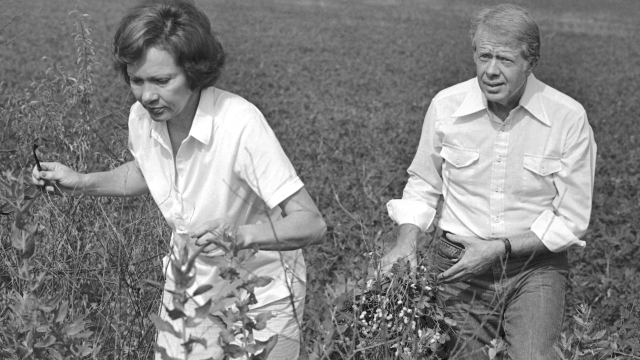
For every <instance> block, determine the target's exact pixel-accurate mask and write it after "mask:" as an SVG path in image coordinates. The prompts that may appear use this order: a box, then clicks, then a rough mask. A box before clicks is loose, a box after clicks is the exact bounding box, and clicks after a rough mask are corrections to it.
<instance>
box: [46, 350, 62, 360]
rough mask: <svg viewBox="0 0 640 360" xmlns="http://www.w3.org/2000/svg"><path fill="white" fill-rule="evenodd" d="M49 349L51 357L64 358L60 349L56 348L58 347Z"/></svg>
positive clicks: (56, 359) (60, 359) (59, 359)
mask: <svg viewBox="0 0 640 360" xmlns="http://www.w3.org/2000/svg"><path fill="white" fill-rule="evenodd" d="M47 351H48V352H49V355H51V357H53V358H54V359H55V360H62V355H60V353H59V352H58V350H56V349H47Z"/></svg>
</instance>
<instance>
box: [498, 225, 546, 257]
mask: <svg viewBox="0 0 640 360" xmlns="http://www.w3.org/2000/svg"><path fill="white" fill-rule="evenodd" d="M507 239H509V242H510V243H511V256H529V255H532V254H538V255H539V254H546V253H550V252H551V251H549V249H547V247H546V246H545V245H544V244H543V243H542V241H541V240H540V239H539V238H538V236H537V235H536V234H534V233H533V231H527V232H526V233H522V234H518V235H513V236H508V237H507Z"/></svg>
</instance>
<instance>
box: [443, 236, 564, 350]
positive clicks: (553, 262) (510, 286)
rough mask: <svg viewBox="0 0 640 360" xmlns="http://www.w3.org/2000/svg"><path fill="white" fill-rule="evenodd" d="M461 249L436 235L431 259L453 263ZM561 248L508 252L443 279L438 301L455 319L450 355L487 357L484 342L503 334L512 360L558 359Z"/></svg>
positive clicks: (561, 312)
mask: <svg viewBox="0 0 640 360" xmlns="http://www.w3.org/2000/svg"><path fill="white" fill-rule="evenodd" d="M462 250H463V248H462V247H461V246H460V245H458V244H454V243H452V242H451V241H449V240H447V239H444V238H442V237H439V238H438V239H437V240H436V243H435V252H434V254H433V264H434V265H435V266H436V267H437V268H438V270H439V271H444V270H446V269H448V268H449V267H451V266H452V265H453V262H452V261H451V259H454V258H458V257H460V254H461V252H462ZM567 273H568V263H567V254H566V252H561V253H548V254H542V255H536V256H533V257H519V258H518V257H512V258H509V259H508V261H506V262H505V261H498V262H496V263H495V264H493V266H492V268H491V269H490V270H488V271H486V272H485V273H483V274H480V275H478V276H476V277H474V278H472V279H471V280H467V281H463V282H458V283H454V284H445V285H443V289H442V290H441V291H439V293H438V294H439V295H438V301H439V302H440V305H442V306H444V308H445V310H446V311H447V312H448V313H449V314H450V316H451V317H452V318H453V320H455V321H456V323H457V326H458V330H457V331H456V332H455V334H453V336H452V341H451V344H450V349H451V351H450V359H473V360H476V359H489V356H488V355H487V348H486V347H485V346H486V345H489V344H490V343H491V340H494V339H498V338H502V339H503V340H504V341H505V342H506V343H507V345H508V355H509V356H508V357H507V358H510V359H514V360H538V359H540V360H548V359H557V358H558V356H557V354H556V352H555V350H554V349H553V346H554V345H555V343H556V341H557V339H558V336H559V335H560V332H561V331H562V322H563V317H564V306H565V290H566V281H567V280H566V279H567Z"/></svg>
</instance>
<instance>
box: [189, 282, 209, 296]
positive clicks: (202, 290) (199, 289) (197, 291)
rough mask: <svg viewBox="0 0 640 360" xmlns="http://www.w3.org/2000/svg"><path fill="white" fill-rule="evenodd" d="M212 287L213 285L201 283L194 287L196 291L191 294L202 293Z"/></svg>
mask: <svg viewBox="0 0 640 360" xmlns="http://www.w3.org/2000/svg"><path fill="white" fill-rule="evenodd" d="M212 288H213V285H211V284H205V285H201V286H199V287H198V288H197V289H196V291H194V292H193V295H192V296H198V295H200V294H204V293H206V292H207V291H209V290H211V289H212Z"/></svg>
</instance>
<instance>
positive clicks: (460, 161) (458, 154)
mask: <svg viewBox="0 0 640 360" xmlns="http://www.w3.org/2000/svg"><path fill="white" fill-rule="evenodd" d="M440 155H441V156H442V157H443V158H444V159H445V160H446V166H445V168H448V171H450V172H451V175H453V174H454V173H458V172H465V170H466V169H468V168H469V167H471V165H473V164H474V163H475V162H477V161H478V158H480V152H479V151H478V150H472V149H465V148H461V147H453V146H451V145H446V144H443V145H442V150H441V151H440Z"/></svg>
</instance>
